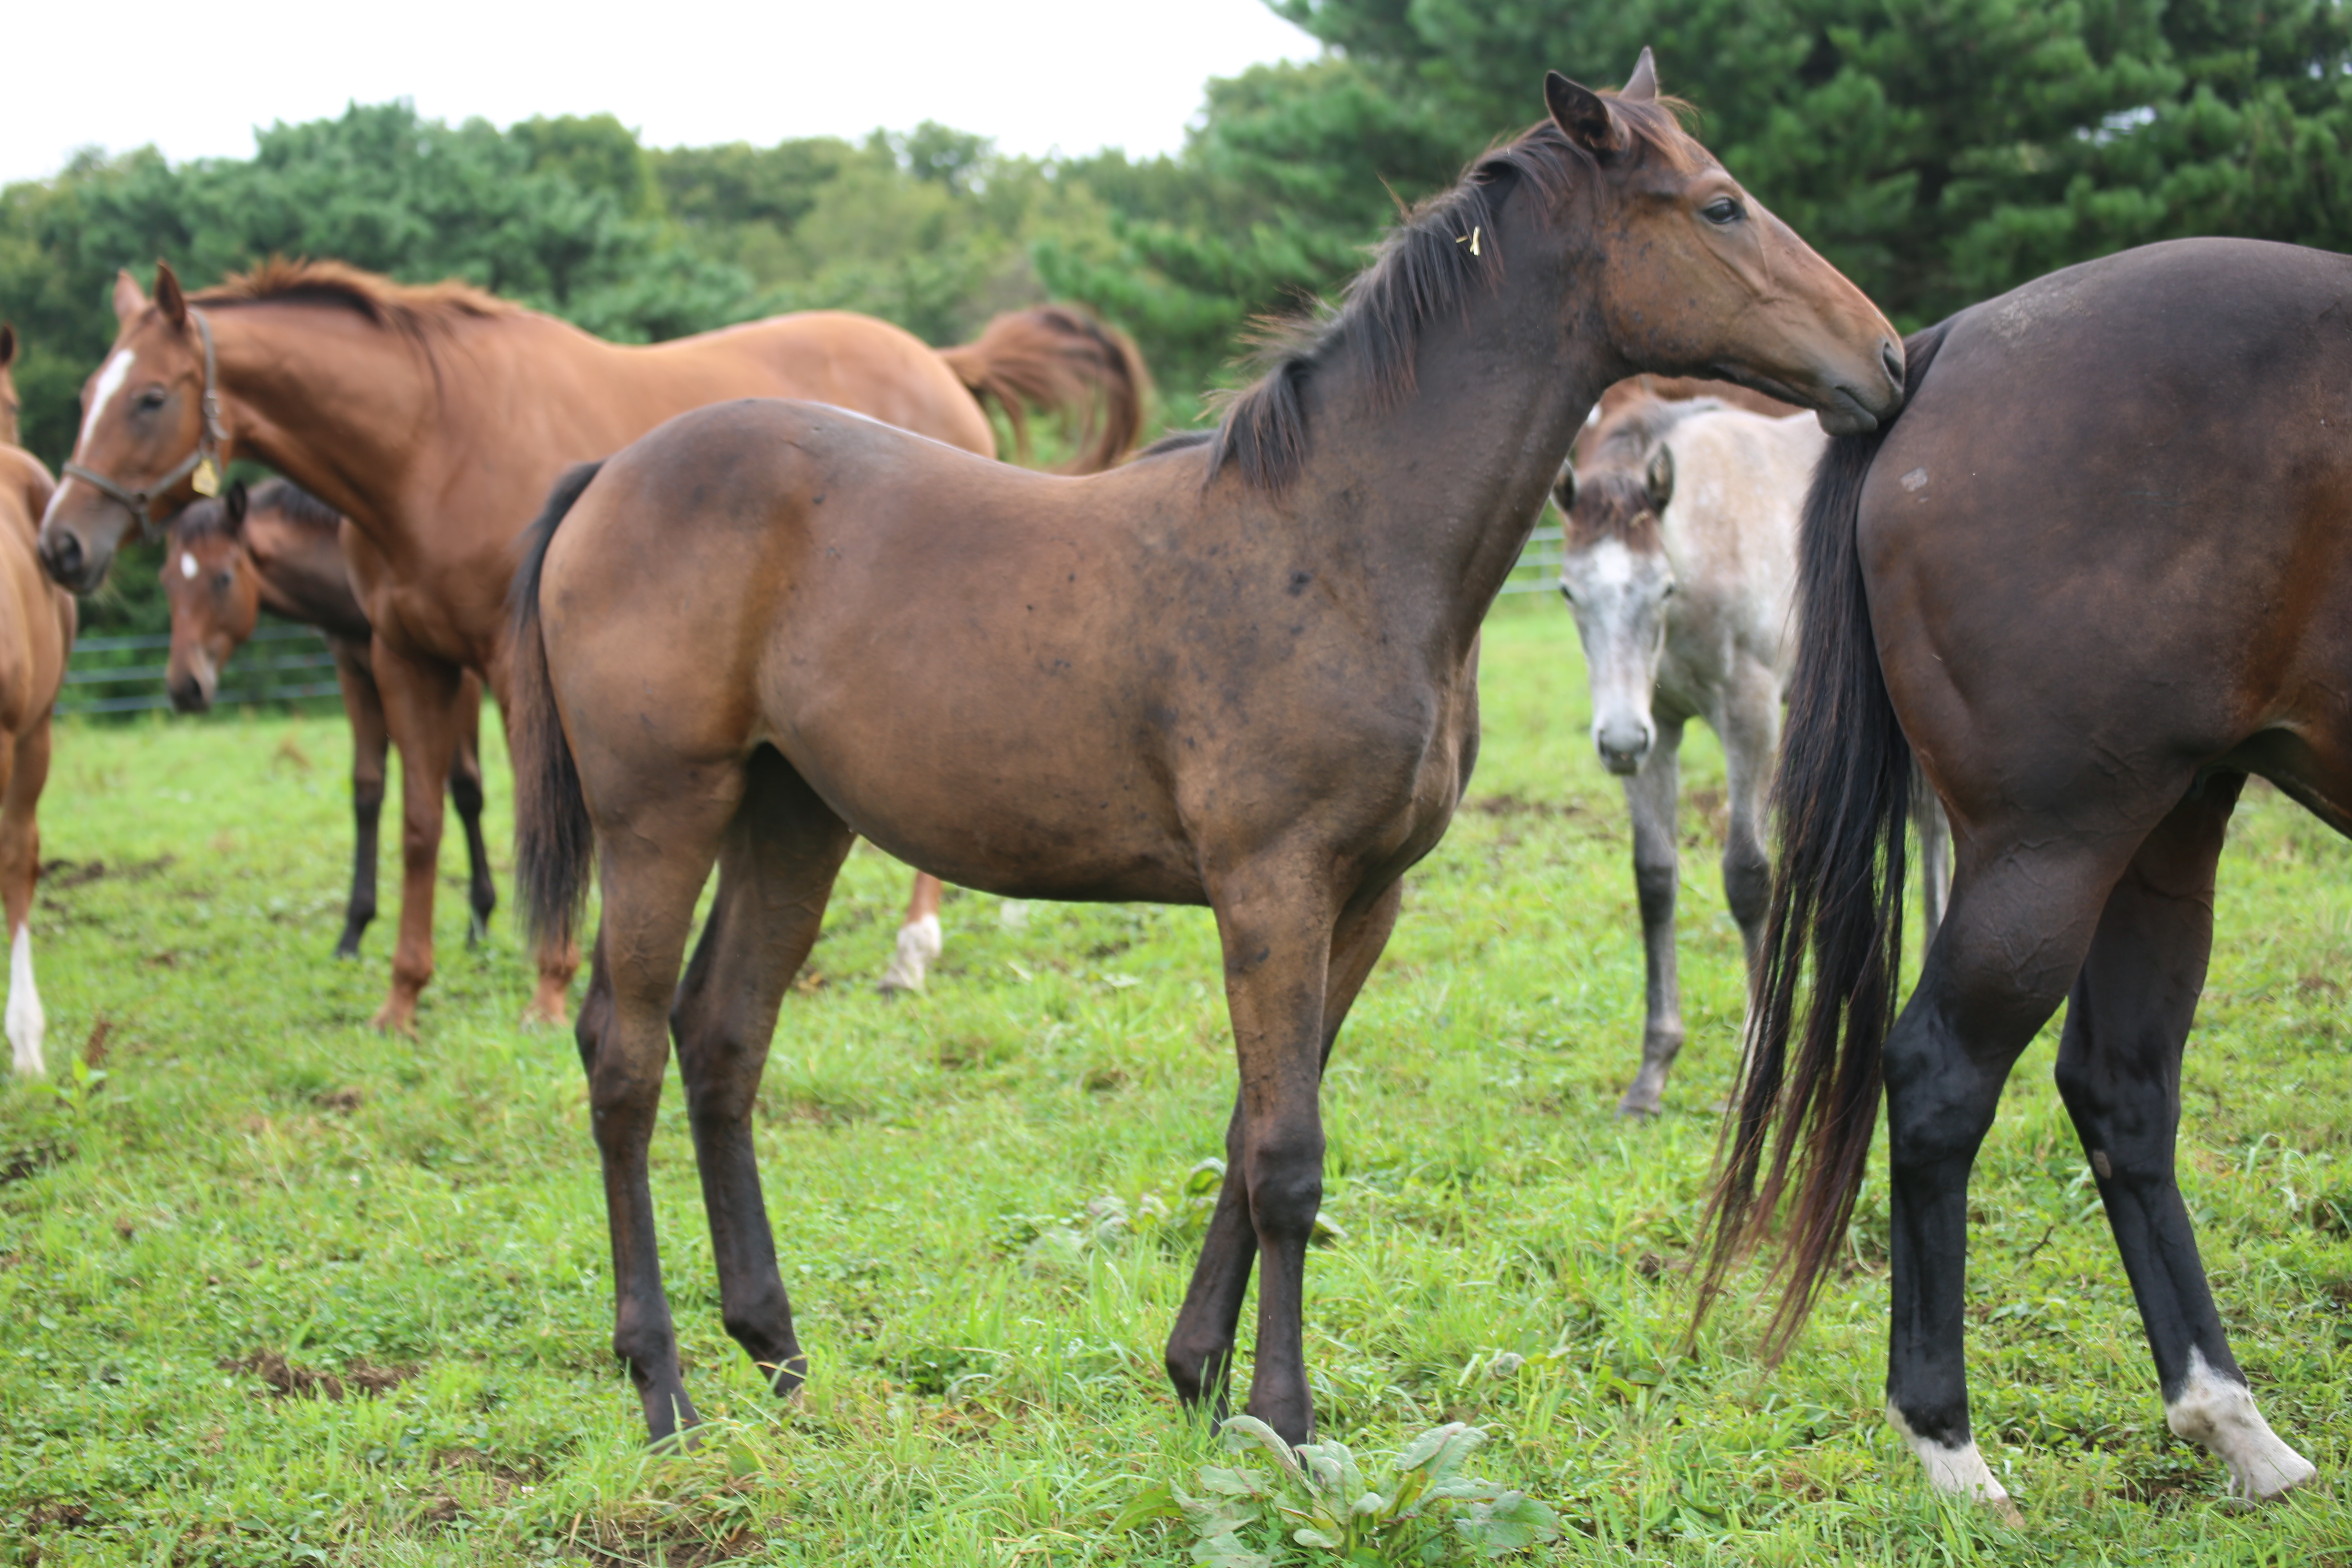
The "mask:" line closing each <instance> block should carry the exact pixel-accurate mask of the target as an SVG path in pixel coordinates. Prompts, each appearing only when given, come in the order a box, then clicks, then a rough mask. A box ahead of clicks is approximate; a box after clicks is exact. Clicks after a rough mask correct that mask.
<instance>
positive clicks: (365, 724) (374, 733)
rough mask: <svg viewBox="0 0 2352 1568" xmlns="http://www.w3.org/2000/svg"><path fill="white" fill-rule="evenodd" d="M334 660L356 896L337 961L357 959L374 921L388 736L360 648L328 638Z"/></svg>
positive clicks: (349, 907)
mask: <svg viewBox="0 0 2352 1568" xmlns="http://www.w3.org/2000/svg"><path fill="white" fill-rule="evenodd" d="M327 647H328V648H329V649H330V650H331V652H332V653H333V654H334V658H335V684H337V685H338V686H340V687H341V688H342V689H343V718H344V719H345V721H348V722H349V723H350V725H351V731H352V829H353V831H352V896H351V899H350V900H349V902H348V903H347V904H346V905H345V906H344V910H343V934H342V936H341V940H339V941H338V942H336V943H335V956H336V957H337V958H357V957H358V956H359V955H360V938H361V937H362V935H364V934H365V933H366V931H367V928H368V923H369V922H370V921H373V920H374V919H375V863H376V842H377V840H376V829H377V825H378V824H379V823H380V822H381V821H382V819H383V781H384V763H385V759H386V757H387V755H388V752H389V747H390V743H391V742H390V735H389V732H388V731H386V729H385V728H384V719H383V695H382V694H381V693H380V692H378V691H377V690H376V686H375V677H374V675H373V673H371V672H370V671H369V669H368V667H367V662H366V660H365V659H364V658H362V655H361V652H360V650H359V648H358V647H356V646H355V645H353V644H352V643H348V642H345V641H344V640H343V639H342V638H341V637H329V638H328V639H327Z"/></svg>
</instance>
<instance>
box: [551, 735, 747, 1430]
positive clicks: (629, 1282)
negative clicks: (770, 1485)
mask: <svg viewBox="0 0 2352 1568" xmlns="http://www.w3.org/2000/svg"><path fill="white" fill-rule="evenodd" d="M706 776H707V775H706ZM615 793H618V792H617V791H616V792H615ZM632 804H633V805H634V806H635V808H634V809H631V810H630V811H629V812H628V813H627V816H626V821H627V824H628V831H627V832H625V833H608V832H604V831H601V830H600V831H599V833H598V834H597V844H598V849H599V852H600V857H601V864H600V869H601V872H602V877H601V883H602V887H603V892H604V909H603V918H602V920H601V921H600V922H599V924H598V926H597V930H596V970H595V975H594V978H593V980H592V981H591V983H590V985H589V994H588V999H587V1001H586V1003H585V1004H584V1005H583V1006H582V1007H581V1010H580V1022H579V1026H578V1038H579V1043H580V1059H581V1065H582V1066H583V1068H586V1069H587V1074H588V1105H589V1120H590V1124H591V1126H592V1127H593V1130H594V1132H595V1138H596V1151H597V1154H598V1156H599V1158H600V1160H601V1162H602V1163H603V1166H604V1207H605V1216H606V1219H607V1222H608V1224H609V1226H610V1228H611V1234H612V1245H613V1290H614V1313H613V1318H614V1321H613V1349H614V1352H615V1353H616V1354H618V1355H619V1356H620V1357H621V1358H622V1359H623V1360H624V1361H625V1363H627V1365H628V1369H629V1377H630V1381H631V1382H632V1383H633V1384H635V1386H636V1390H637V1397H638V1399H639V1400H640V1401H641V1402H642V1403H643V1405H644V1407H645V1418H646V1429H647V1431H648V1432H649V1433H650V1434H651V1436H653V1438H654V1440H655V1441H656V1442H658V1441H660V1440H662V1439H664V1438H666V1437H669V1436H674V1435H675V1434H676V1433H677V1432H678V1431H679V1430H680V1429H681V1428H683V1427H688V1426H693V1425H694V1424H695V1421H696V1419H697V1417H696V1415H695V1411H694V1405H693V1402H692V1401H690V1400H689V1399H688V1397H687V1394H686V1384H685V1381H684V1378H683V1376H682V1375H681V1373H680V1370H679V1366H678V1357H677V1328H676V1326H675V1325H674V1323H673V1322H672V1321H671V1318H670V1311H669V1302H668V1300H667V1298H666V1297H665V1296H664V1295H663V1293H662V1277H661V1253H660V1247H659V1243H658V1240H657V1238H656V1233H655V1227H654V1204H653V1190H652V1185H651V1182H650V1179H649V1175H648V1172H647V1166H646V1154H647V1149H648V1147H649V1145H650V1144H651V1142H652V1140H653V1132H654V1121H655V1116H656V1112H657V1111H658V1110H659V1108H660V1105H661V1089H662V1074H663V1071H664V1069H665V1068H667V1065H668V1062H669V1009H670V1000H671V996H672V994H673V992H674V991H675V989H676V987H677V976H678V965H679V963H680V961H681V960H682V958H683V957H684V955H685V952H686V939H687V932H688V928H689V927H690V926H691V925H692V923H693V920H694V905H695V900H696V899H697V898H698V896H699V895H700V893H701V890H702V884H703V881H704V879H706V878H707V877H708V876H709V871H710V866H711V862H712V861H713V860H714V859H715V858H717V856H718V852H719V840H720V836H721V835H722V833H723V832H724V831H725V829H726V826H727V821H728V818H729V817H730V816H731V815H732V813H733V809H734V803H733V800H732V799H731V797H730V795H728V793H727V792H723V791H716V790H714V791H712V792H710V793H709V794H708V795H701V794H698V795H693V796H690V797H682V798H678V799H674V800H664V801H659V802H656V803H652V804H650V805H646V804H642V803H632Z"/></svg>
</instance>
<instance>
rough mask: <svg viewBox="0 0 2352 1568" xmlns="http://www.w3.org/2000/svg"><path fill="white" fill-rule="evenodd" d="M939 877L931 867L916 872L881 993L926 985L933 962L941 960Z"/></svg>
mask: <svg viewBox="0 0 2352 1568" xmlns="http://www.w3.org/2000/svg"><path fill="white" fill-rule="evenodd" d="M942 890H943V889H941V886H940V879H938V878H937V877H934V876H932V875H931V874H930V873H929V871H918V872H916V873H915V885H914V888H913V889H911V890H910V891H909V892H908V895H907V918H906V919H905V920H903V921H900V922H899V923H898V951H897V952H893V953H892V954H891V955H890V967H889V968H887V969H886V970H884V971H883V972H882V994H884V995H886V996H887V995H889V994H892V993H894V992H898V991H917V992H919V991H921V990H922V989H923V983H924V980H925V979H926V978H927V977H928V976H929V973H930V969H931V965H932V964H933V963H937V962H938V961H939V956H940V951H941V949H942V948H943V947H944V946H945V942H944V939H943V938H942V937H941V935H940V895H941V892H942Z"/></svg>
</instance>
